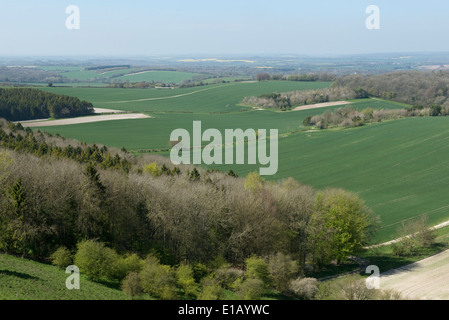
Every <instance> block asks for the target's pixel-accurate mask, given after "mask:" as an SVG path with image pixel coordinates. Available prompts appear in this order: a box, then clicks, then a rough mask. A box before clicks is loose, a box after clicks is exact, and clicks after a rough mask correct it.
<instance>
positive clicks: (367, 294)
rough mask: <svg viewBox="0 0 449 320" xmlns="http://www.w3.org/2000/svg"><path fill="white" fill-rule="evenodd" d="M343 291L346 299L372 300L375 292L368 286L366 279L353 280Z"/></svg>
mask: <svg viewBox="0 0 449 320" xmlns="http://www.w3.org/2000/svg"><path fill="white" fill-rule="evenodd" d="M341 291H342V294H343V297H344V299H345V300H372V299H373V297H374V292H375V291H373V290H370V289H368V288H367V287H366V283H365V280H352V281H350V282H349V283H348V284H346V285H344V286H343V287H342V289H341Z"/></svg>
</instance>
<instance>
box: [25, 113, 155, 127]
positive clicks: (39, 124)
mask: <svg viewBox="0 0 449 320" xmlns="http://www.w3.org/2000/svg"><path fill="white" fill-rule="evenodd" d="M146 118H152V117H150V116H147V115H144V114H142V113H124V114H110V115H102V116H89V117H79V118H70V119H59V120H45V121H22V122H21V123H22V125H23V126H24V127H30V128H33V127H52V126H65V125H70V124H80V123H92V122H100V121H111V120H128V119H146Z"/></svg>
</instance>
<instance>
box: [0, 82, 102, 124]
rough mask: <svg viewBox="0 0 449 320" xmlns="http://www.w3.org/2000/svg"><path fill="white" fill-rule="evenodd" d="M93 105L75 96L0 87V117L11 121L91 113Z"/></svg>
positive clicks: (67, 116) (68, 116)
mask: <svg viewBox="0 0 449 320" xmlns="http://www.w3.org/2000/svg"><path fill="white" fill-rule="evenodd" d="M93 113H94V109H93V105H92V104H91V103H90V102H87V101H81V100H80V99H78V98H76V97H69V96H65V95H59V94H53V93H49V92H45V91H41V90H36V89H29V88H7V89H4V88H0V118H5V119H7V120H11V121H20V120H33V119H44V118H49V117H52V118H71V117H78V116H86V115H92V114H93Z"/></svg>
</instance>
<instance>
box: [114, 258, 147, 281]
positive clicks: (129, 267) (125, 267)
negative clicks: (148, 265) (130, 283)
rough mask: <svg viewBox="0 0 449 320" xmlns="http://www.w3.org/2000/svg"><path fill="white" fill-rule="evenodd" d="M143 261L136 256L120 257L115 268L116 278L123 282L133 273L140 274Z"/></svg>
mask: <svg viewBox="0 0 449 320" xmlns="http://www.w3.org/2000/svg"><path fill="white" fill-rule="evenodd" d="M142 267H143V261H142V260H141V259H140V258H139V257H138V256H137V255H136V254H128V255H126V256H124V257H119V258H118V259H117V261H116V264H115V266H114V278H115V279H117V280H119V281H121V280H122V279H124V278H125V277H126V276H127V275H128V274H129V273H131V272H140V270H142Z"/></svg>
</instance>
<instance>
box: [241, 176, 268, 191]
mask: <svg viewBox="0 0 449 320" xmlns="http://www.w3.org/2000/svg"><path fill="white" fill-rule="evenodd" d="M264 181H265V180H264V178H262V177H261V176H260V175H259V174H258V173H257V172H251V173H249V174H248V176H247V178H246V180H245V190H248V191H250V192H253V193H257V192H259V191H260V190H262V188H263V184H264Z"/></svg>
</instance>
